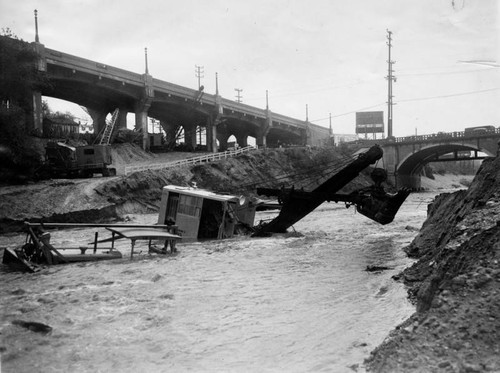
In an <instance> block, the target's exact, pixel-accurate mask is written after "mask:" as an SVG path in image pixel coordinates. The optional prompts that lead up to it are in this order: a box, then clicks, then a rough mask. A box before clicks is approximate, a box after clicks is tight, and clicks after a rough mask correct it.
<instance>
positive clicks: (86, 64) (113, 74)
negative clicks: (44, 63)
mask: <svg viewBox="0 0 500 373" xmlns="http://www.w3.org/2000/svg"><path fill="white" fill-rule="evenodd" d="M45 57H46V58H47V60H48V61H49V62H51V63H53V64H55V65H59V66H63V67H66V68H68V69H76V70H79V71H85V72H88V73H91V74H95V73H96V72H97V71H98V72H99V73H100V74H101V75H102V76H105V77H108V78H110V79H113V80H117V79H118V80H121V81H124V82H127V83H132V84H136V85H141V84H144V82H143V80H142V76H141V75H140V74H137V73H134V72H131V71H127V70H124V69H120V68H118V67H114V66H110V65H106V64H103V63H99V62H96V61H92V60H88V59H86V58H82V57H77V56H73V55H72V54H68V53H64V52H60V51H57V50H54V49H50V48H45Z"/></svg>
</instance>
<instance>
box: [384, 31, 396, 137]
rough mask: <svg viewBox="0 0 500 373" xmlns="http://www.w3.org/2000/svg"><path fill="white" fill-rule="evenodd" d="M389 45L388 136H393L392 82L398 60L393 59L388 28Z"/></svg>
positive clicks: (390, 34)
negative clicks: (394, 66)
mask: <svg viewBox="0 0 500 373" xmlns="http://www.w3.org/2000/svg"><path fill="white" fill-rule="evenodd" d="M387 46H388V47H389V59H388V60H387V64H388V67H387V76H386V79H387V83H388V87H387V138H389V139H390V138H392V137H393V136H392V106H393V102H392V99H393V97H394V96H393V95H392V82H396V77H395V76H394V75H393V72H394V70H393V69H392V65H394V64H395V63H396V61H393V60H391V48H392V31H389V30H387Z"/></svg>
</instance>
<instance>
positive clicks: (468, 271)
mask: <svg viewBox="0 0 500 373" xmlns="http://www.w3.org/2000/svg"><path fill="white" fill-rule="evenodd" d="M406 251H407V253H408V255H410V256H411V257H414V258H418V259H419V260H418V261H417V262H416V263H415V264H414V265H413V266H411V267H410V268H408V269H406V270H405V271H404V272H403V273H402V274H401V275H400V276H399V279H400V280H401V281H403V282H404V283H405V284H406V285H408V286H409V294H410V298H411V299H412V300H413V301H414V302H415V303H416V305H417V312H416V313H415V314H414V315H413V316H412V317H411V318H410V319H409V320H407V321H406V322H405V323H403V324H402V325H400V326H399V327H398V328H397V329H396V330H395V331H393V332H392V333H391V335H390V336H389V337H388V339H387V340H386V342H385V343H384V344H382V345H381V346H380V347H378V348H377V349H376V350H375V351H373V352H372V354H371V356H370V357H369V358H368V359H367V361H366V368H367V369H368V370H369V371H371V372H499V371H500V344H499V343H498V341H500V265H499V262H500V158H495V159H493V158H491V159H487V160H485V161H484V162H483V164H482V166H481V168H480V170H479V171H478V173H477V175H476V177H475V179H474V180H473V182H472V184H471V186H470V187H469V188H468V190H462V191H458V192H455V193H446V194H442V195H439V196H438V197H437V198H436V199H435V200H434V202H433V203H432V204H431V205H430V206H429V213H428V219H427V220H426V222H425V223H424V224H423V227H422V229H421V231H420V233H419V234H418V236H417V237H416V238H415V240H414V241H413V242H412V243H411V245H410V246H409V247H407V248H406Z"/></svg>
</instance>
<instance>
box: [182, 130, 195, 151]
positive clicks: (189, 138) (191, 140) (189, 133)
mask: <svg viewBox="0 0 500 373" xmlns="http://www.w3.org/2000/svg"><path fill="white" fill-rule="evenodd" d="M184 141H185V142H186V146H187V147H188V148H189V149H191V150H192V151H194V150H195V149H196V125H191V126H189V127H188V126H184Z"/></svg>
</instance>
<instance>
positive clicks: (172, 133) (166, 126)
mask: <svg viewBox="0 0 500 373" xmlns="http://www.w3.org/2000/svg"><path fill="white" fill-rule="evenodd" d="M160 125H161V128H163V130H164V131H165V142H166V145H167V148H168V149H173V148H174V147H175V142H176V140H177V138H176V135H177V130H178V128H179V126H178V125H176V124H173V123H170V122H165V121H163V120H161V121H160Z"/></svg>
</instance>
